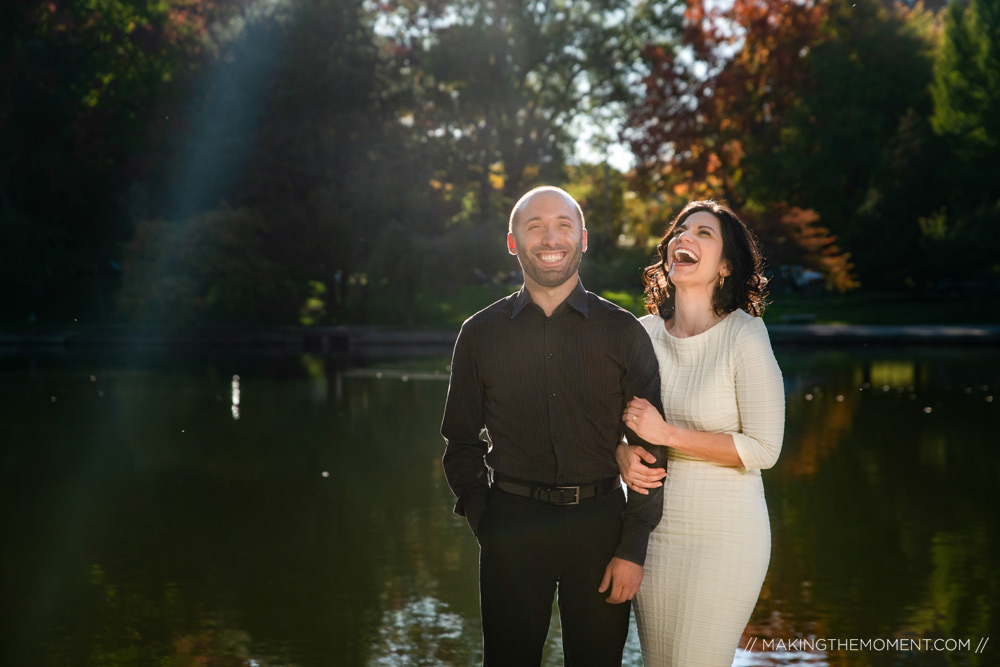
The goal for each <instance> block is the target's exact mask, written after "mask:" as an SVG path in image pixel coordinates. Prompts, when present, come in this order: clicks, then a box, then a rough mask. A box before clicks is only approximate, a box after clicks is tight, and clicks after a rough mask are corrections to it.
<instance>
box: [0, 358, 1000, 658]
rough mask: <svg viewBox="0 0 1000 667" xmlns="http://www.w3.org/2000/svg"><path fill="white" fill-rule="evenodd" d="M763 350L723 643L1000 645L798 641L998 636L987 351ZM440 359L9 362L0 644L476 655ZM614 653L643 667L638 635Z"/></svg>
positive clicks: (473, 598) (20, 653)
mask: <svg viewBox="0 0 1000 667" xmlns="http://www.w3.org/2000/svg"><path fill="white" fill-rule="evenodd" d="M778 353H779V355H778V356H779V362H780V363H781V365H782V368H783V371H784V376H785V382H786V393H787V397H788V424H787V429H786V440H785V448H784V452H783V455H782V458H781V460H780V461H779V464H778V465H777V466H776V467H775V469H773V470H771V471H768V472H766V473H765V485H766V488H767V495H768V505H769V507H770V511H771V517H772V532H773V539H774V548H773V552H772V562H771V567H770V570H769V573H768V577H767V580H766V582H765V585H764V588H763V590H762V593H761V599H760V602H759V604H758V605H757V609H756V610H755V612H754V615H753V618H752V621H751V624H750V626H749V627H748V629H747V632H746V634H745V636H744V638H743V642H742V644H741V646H746V647H748V648H750V649H751V650H749V651H743V650H739V651H737V654H736V656H735V657H736V662H735V664H737V665H742V666H743V667H748V666H751V665H753V666H760V665H792V664H794V665H836V666H840V665H850V666H862V665H864V666H869V665H872V666H876V665H928V666H930V665H986V664H995V663H996V660H995V659H993V655H994V654H995V651H996V650H997V649H996V645H995V643H994V644H988V645H987V648H986V651H985V652H984V653H981V654H977V653H976V652H975V651H974V650H972V651H970V650H964V651H951V652H933V651H919V652H912V651H911V652H900V651H872V650H868V651H851V650H829V651H816V650H798V647H799V645H796V644H793V643H789V642H792V641H793V640H796V639H810V638H812V639H815V638H835V639H843V640H847V639H869V640H870V639H879V638H881V639H886V640H888V639H893V638H959V639H966V638H969V639H974V640H976V641H973V643H972V645H973V646H975V645H976V643H977V642H978V641H979V639H980V638H982V637H988V636H991V635H992V636H993V637H994V640H993V641H994V642H996V641H997V640H996V637H997V635H998V633H997V632H996V631H997V629H998V627H997V626H998V623H1000V621H998V618H1000V615H998V613H997V608H998V601H1000V575H998V573H997V570H996V568H995V563H997V562H1000V544H998V542H1000V522H998V521H997V519H998V518H1000V516H998V510H997V500H996V489H997V487H998V482H1000V455H998V453H997V448H996V446H995V443H996V437H995V436H993V434H992V432H993V426H994V424H995V423H996V421H997V417H998V412H997V410H998V406H997V402H995V401H993V400H992V397H993V395H994V393H995V391H996V384H997V379H998V378H1000V362H998V361H997V360H996V359H994V357H995V356H996V355H993V356H989V355H986V354H984V350H983V349H982V348H976V349H973V350H969V351H964V350H960V349H950V348H948V349H945V348H933V349H911V350H896V351H894V350H888V349H885V348H878V349H872V350H867V349H865V348H856V347H855V348H849V349H844V350H834V349H819V348H808V349H802V350H797V349H793V348H785V349H779V350H778ZM446 380H447V359H446V358H443V357H441V358H437V359H421V360H419V361H408V362H407V361H395V362H393V363H391V364H377V363H369V364H367V365H365V366H363V367H357V366H351V365H348V364H346V363H343V362H338V361H335V360H332V359H328V358H324V357H322V356H316V355H307V356H303V357H299V358H291V359H289V358H277V359H275V358H252V357H244V358H237V357H224V358H213V359H199V358H187V359H162V360H157V359H143V360H141V361H134V360H109V359H104V360H94V359H82V358H81V359H47V358H38V359H21V358H13V359H12V358H3V359H0V442H2V447H0V461H2V467H0V507H2V509H0V516H2V518H3V526H4V535H5V538H6V539H5V540H4V542H3V546H2V547H0V577H2V586H3V591H4V595H3V598H2V605H3V606H2V608H0V617H2V618H3V619H4V622H3V624H0V656H3V657H2V658H0V662H3V663H4V664H16V665H21V664H25V665H34V664H39V665H67V664H117V665H144V664H153V663H159V664H169V665H189V664H190V665H193V664H212V665H250V664H255V665H264V666H270V665H299V666H302V667H307V666H312V665H317V666H321V665H334V664H336V665H389V664H392V665H469V664H474V663H476V662H477V661H478V660H479V659H480V658H479V656H480V646H479V644H480V640H479V621H478V595H477V582H476V577H477V573H476V569H477V560H478V549H477V547H476V544H475V541H474V539H473V538H472V536H471V535H470V534H469V532H468V529H467V528H466V526H465V524H464V522H463V521H462V520H461V519H458V518H456V517H453V516H452V515H451V514H450V508H451V505H452V498H451V494H450V492H449V491H448V488H447V485H446V483H445V480H444V478H443V473H442V471H441V467H440V455H441V453H442V443H441V441H440V437H439V436H438V435H437V429H438V425H439V421H440V416H441V409H442V405H443V399H444V394H445V391H446V388H447V383H446ZM927 408H930V410H929V411H928V410H926V409H927ZM237 417H238V418H237ZM765 640H767V641H769V642H770V644H767V645H765ZM781 641H784V642H785V644H778V643H777V642H781ZM777 646H782V647H783V648H781V649H778V648H775V647H777ZM767 647H770V648H769V649H767ZM762 648H765V649H767V650H761V649H762ZM560 663H561V661H560V659H559V639H558V625H557V622H556V621H555V620H554V621H553V632H552V636H551V638H550V642H549V646H548V648H547V655H546V663H545V664H546V665H552V666H554V665H558V664H560ZM625 664H626V665H638V664H641V661H640V659H639V655H638V643H637V641H636V638H635V636H634V633H633V636H632V637H631V638H630V640H629V645H628V648H627V653H626V660H625Z"/></svg>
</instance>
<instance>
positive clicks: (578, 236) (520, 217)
mask: <svg viewBox="0 0 1000 667" xmlns="http://www.w3.org/2000/svg"><path fill="white" fill-rule="evenodd" d="M507 250H508V251H509V252H510V254H512V255H516V256H517V261H518V262H519V263H520V264H521V269H522V270H523V271H524V281H525V283H526V284H529V286H530V283H535V284H537V285H538V286H540V287H545V288H553V287H559V286H560V285H563V284H565V283H566V282H567V281H571V280H572V281H573V282H576V280H577V270H578V269H579V267H580V260H581V259H582V258H583V253H585V252H586V251H587V228H586V225H585V223H584V219H583V211H582V210H581V209H580V205H579V204H577V203H576V200H575V199H573V198H572V197H571V196H569V194H568V193H567V192H566V191H564V190H560V189H559V188H555V187H551V186H543V187H540V188H535V189H534V190H531V191H530V192H528V193H527V194H525V195H524V196H523V197H521V199H519V200H518V202H517V203H516V204H514V209H513V210H512V211H511V213H510V223H509V226H508V233H507Z"/></svg>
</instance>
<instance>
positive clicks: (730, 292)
mask: <svg viewBox="0 0 1000 667" xmlns="http://www.w3.org/2000/svg"><path fill="white" fill-rule="evenodd" d="M701 211H706V212H708V213H711V214H712V215H714V216H715V217H716V218H718V219H719V226H720V228H721V230H722V259H723V260H727V261H728V262H729V264H730V266H731V267H732V273H731V274H730V275H728V276H726V279H725V281H724V284H723V286H722V287H721V288H718V287H717V288H716V290H715V295H714V296H713V297H712V306H713V307H714V308H715V312H716V313H717V314H718V315H726V314H728V313H731V312H732V311H734V310H736V309H737V308H742V309H743V310H745V311H746V312H748V313H749V314H751V315H753V316H754V317H760V316H761V315H762V314H763V312H764V306H765V305H766V301H765V299H766V298H767V291H766V286H767V279H766V278H765V277H764V259H763V257H761V254H760V248H759V247H758V245H757V239H756V238H755V237H754V235H753V233H752V232H751V231H750V230H749V229H748V228H747V226H746V224H745V223H744V222H743V221H742V220H740V219H739V217H738V216H737V215H736V214H735V213H734V212H733V210H732V209H731V208H729V207H728V206H724V205H723V204H720V203H718V202H716V201H712V200H704V201H693V202H691V203H689V204H688V205H687V206H685V207H684V208H683V209H681V212H680V213H678V214H677V217H676V218H674V220H673V222H671V223H670V224H669V225H668V226H667V233H666V234H664V235H663V239H661V240H660V245H658V246H656V250H657V253H658V254H659V261H657V262H655V263H653V264H651V265H649V266H647V267H646V268H645V270H643V272H642V283H643V286H644V288H645V292H646V312H647V313H653V314H656V315H659V316H660V317H662V318H663V319H665V320H666V319H669V318H670V317H671V316H672V315H673V314H674V289H673V285H671V284H670V278H669V277H668V276H667V271H666V259H667V243H669V242H670V238H671V237H672V236H673V235H674V230H675V229H677V227H678V226H679V225H681V224H683V223H684V221H685V220H687V219H688V217H689V216H691V215H693V214H695V213H699V212H701Z"/></svg>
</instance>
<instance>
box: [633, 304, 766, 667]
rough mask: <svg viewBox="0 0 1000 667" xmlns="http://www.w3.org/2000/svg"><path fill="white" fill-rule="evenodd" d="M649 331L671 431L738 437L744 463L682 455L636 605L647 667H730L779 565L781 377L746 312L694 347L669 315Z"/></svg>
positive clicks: (672, 472) (673, 467) (759, 325)
mask: <svg viewBox="0 0 1000 667" xmlns="http://www.w3.org/2000/svg"><path fill="white" fill-rule="evenodd" d="M641 322H642V324H643V326H644V327H645V328H646V331H647V332H648V333H649V336H650V338H651V339H652V341H653V348H654V350H655V351H656V356H657V360H658V361H659V364H660V383H661V388H662V397H663V409H664V417H665V418H666V420H667V422H668V423H671V424H674V425H676V426H681V427H684V428H687V429H693V430H697V431H704V432H710V433H729V434H731V435H732V436H733V440H734V442H735V444H736V450H737V452H738V454H739V458H740V460H741V462H742V464H743V465H742V467H733V466H724V465H720V464H716V463H711V462H708V461H705V460H702V459H698V458H694V457H691V456H687V455H684V454H681V453H679V452H677V451H676V450H675V449H673V448H671V449H670V458H669V461H668V464H667V477H666V479H665V480H664V497H663V518H662V519H661V521H660V524H659V526H657V528H656V529H655V530H654V531H653V533H652V534H651V535H650V540H649V547H648V549H647V552H646V553H647V555H646V566H645V578H644V580H643V583H642V587H641V589H640V591H639V593H638V595H637V596H636V601H635V615H636V621H637V624H638V629H639V639H640V644H641V646H642V658H643V664H644V665H645V667H723V666H725V667H730V666H731V665H732V663H733V658H734V654H735V651H736V648H737V645H738V643H739V639H740V636H741V634H742V632H743V630H744V628H745V627H746V624H747V622H748V621H749V619H750V614H751V613H752V612H753V608H754V605H755V604H756V603H757V597H758V595H759V594H760V588H761V585H762V584H763V582H764V575H765V574H766V573H767V565H768V561H769V560H770V555H771V529H770V524H769V521H768V515H767V504H766V503H765V500H764V486H763V484H762V482H761V475H760V470H761V469H762V468H770V467H771V466H772V465H774V463H775V461H776V460H777V458H778V454H779V452H780V450H781V440H782V437H783V435H784V421H785V400H784V387H783V385H782V379H781V371H780V369H779V368H778V364H777V362H776V361H775V359H774V353H773V352H772V350H771V344H770V341H769V339H768V336H767V329H765V327H764V323H763V321H762V320H761V319H760V318H758V317H752V316H750V315H748V314H747V313H746V312H744V311H742V310H736V311H733V312H732V313H730V314H729V315H727V316H726V317H725V318H724V319H723V320H722V321H721V322H719V323H718V324H716V325H715V326H714V327H712V328H711V329H709V330H707V331H705V332H703V333H701V334H698V335H696V336H692V337H689V338H675V337H673V336H671V335H670V334H669V333H667V331H666V328H665V326H664V322H663V320H662V318H660V317H658V316H655V315H650V316H646V317H644V318H642V320H641Z"/></svg>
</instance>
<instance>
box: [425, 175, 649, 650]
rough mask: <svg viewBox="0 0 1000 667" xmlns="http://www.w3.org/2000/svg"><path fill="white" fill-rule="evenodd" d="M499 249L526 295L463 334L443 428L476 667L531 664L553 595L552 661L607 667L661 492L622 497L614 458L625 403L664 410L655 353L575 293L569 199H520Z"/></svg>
mask: <svg viewBox="0 0 1000 667" xmlns="http://www.w3.org/2000/svg"><path fill="white" fill-rule="evenodd" d="M507 249H508V251H509V252H510V253H511V254H512V255H515V256H516V257H517V260H518V262H519V263H520V265H521V270H522V272H523V274H524V285H523V286H522V288H521V289H520V290H519V291H518V292H516V293H515V294H512V295H510V296H508V297H506V298H504V299H501V300H500V301H497V302H496V303H494V304H492V305H491V306H489V307H487V308H486V309H484V310H482V311H480V312H478V313H476V314H475V315H473V316H472V317H470V318H469V319H468V320H466V321H465V323H464V324H463V325H462V330H461V332H460V333H459V336H458V340H457V341H456V343H455V350H454V354H453V357H452V369H451V382H450V385H449V387H448V399H447V403H446V405H445V413H444V419H443V421H442V425H441V433H442V435H443V436H444V438H445V441H446V443H447V445H446V448H445V454H444V460H443V462H444V470H445V474H446V476H447V478H448V483H449V484H450V486H451V488H452V491H454V493H455V496H456V497H457V503H456V505H455V513H456V514H459V515H462V516H465V517H466V519H467V520H468V522H469V526H470V527H471V528H472V532H473V533H474V534H475V535H476V537H477V539H478V540H479V546H480V560H479V582H480V587H479V590H480V611H481V614H482V623H483V652H484V661H483V664H484V665H489V666H491V667H502V666H504V665H512V666H516V667H524V666H530V665H539V664H540V663H541V657H542V648H543V646H544V644H545V639H546V636H547V633H548V627H549V621H550V616H551V610H552V600H553V596H555V595H556V593H558V604H559V616H560V621H561V627H562V643H563V652H564V657H565V665H566V666H567V667H575V666H587V667H600V666H603V665H609V666H610V665H620V664H621V660H622V650H623V648H624V646H625V639H626V637H627V635H628V622H629V612H630V606H631V600H632V598H633V596H634V595H635V593H636V592H637V591H638V589H639V585H640V583H641V582H642V575H643V569H642V566H643V563H644V562H645V557H646V543H647V541H648V538H649V533H650V531H651V530H652V529H653V528H654V527H655V526H656V524H657V523H658V522H659V520H660V514H661V511H662V503H663V494H662V487H659V488H656V489H651V490H650V493H649V494H648V495H638V494H629V496H628V498H626V497H625V493H624V491H623V489H622V486H621V482H620V479H619V477H618V467H617V464H616V462H615V456H614V452H615V447H616V445H617V444H618V442H619V441H620V440H621V438H622V436H623V435H625V433H623V430H624V427H623V423H622V421H621V415H622V413H623V411H624V409H625V405H626V404H627V403H628V401H629V400H631V399H632V398H633V397H636V396H637V397H641V398H645V399H646V400H648V401H649V402H650V403H652V404H653V405H655V406H656V407H657V408H658V409H661V411H662V408H661V404H660V380H659V371H658V366H657V362H656V357H655V356H654V353H653V348H652V344H651V343H650V341H649V336H648V335H647V334H646V333H645V331H644V330H643V328H642V326H641V325H640V324H639V323H638V321H637V320H636V319H635V317H634V316H632V314H631V313H629V312H627V311H625V310H623V309H621V308H619V307H618V306H616V305H614V304H612V303H611V302H609V301H606V300H605V299H602V298H601V297H599V296H597V295H595V294H592V293H590V292H588V291H586V290H585V289H584V287H583V284H582V283H581V281H580V276H579V266H580V261H581V259H582V258H583V254H584V253H585V252H586V251H587V228H586V223H585V221H584V216H583V211H582V210H581V209H580V206H579V204H577V202H576V201H575V200H574V199H573V198H572V197H571V196H570V195H569V194H568V193H566V192H565V191H563V190H561V189H559V188H554V187H548V186H546V187H541V188H535V189H534V190H531V191H530V192H528V193H527V194H525V195H524V196H523V197H522V198H521V199H520V200H519V201H518V202H517V204H515V205H514V208H513V210H512V211H511V214H510V222H509V226H508V233H507ZM484 429H485V431H484ZM627 435H628V439H629V441H630V442H632V443H637V442H638V443H642V442H643V441H642V440H641V439H640V438H639V437H638V436H636V435H635V434H634V433H632V432H631V431H628V432H627ZM643 446H644V447H648V448H649V449H648V451H651V452H655V453H656V456H657V462H656V463H655V464H653V465H654V466H655V467H664V466H665V465H666V456H665V454H664V453H663V452H661V448H659V447H655V446H652V445H649V444H648V443H645V444H644V445H643Z"/></svg>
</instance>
